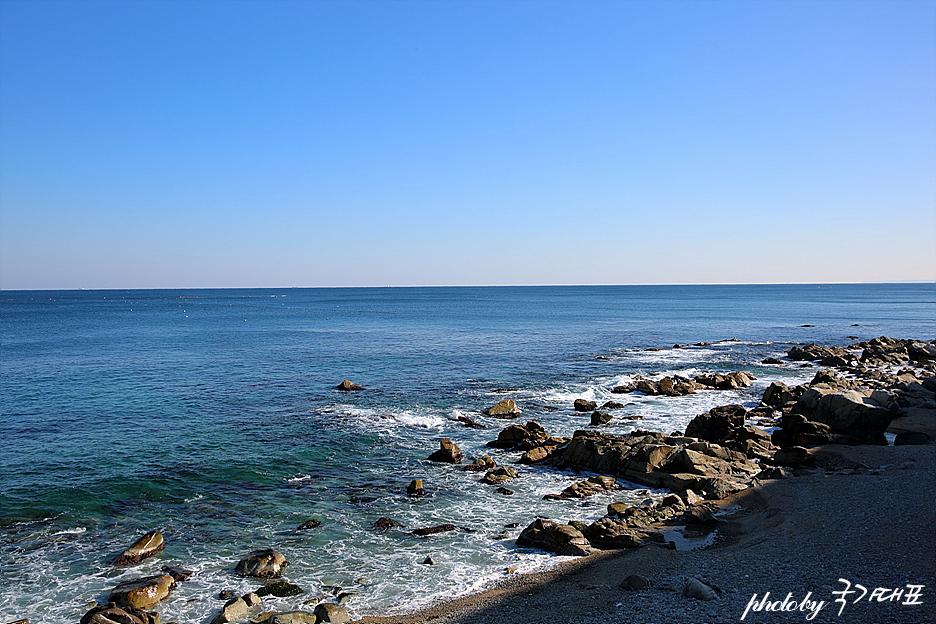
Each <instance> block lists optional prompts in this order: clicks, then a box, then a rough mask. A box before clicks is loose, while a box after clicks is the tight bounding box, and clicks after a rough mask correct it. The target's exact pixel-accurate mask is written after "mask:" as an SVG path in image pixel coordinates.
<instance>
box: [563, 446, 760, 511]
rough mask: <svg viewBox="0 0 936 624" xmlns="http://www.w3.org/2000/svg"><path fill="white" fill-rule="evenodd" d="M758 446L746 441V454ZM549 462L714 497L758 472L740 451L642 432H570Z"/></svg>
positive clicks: (743, 483) (740, 485)
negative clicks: (572, 434)
mask: <svg viewBox="0 0 936 624" xmlns="http://www.w3.org/2000/svg"><path fill="white" fill-rule="evenodd" d="M765 435H766V434H765ZM766 444H767V445H769V442H766ZM761 449H763V450H765V449H764V447H763V446H761V445H760V444H757V443H754V444H752V451H751V453H752V455H753V456H758V455H759V453H760V452H762V451H761ZM549 462H550V463H552V464H553V465H555V466H558V467H562V468H574V469H579V470H589V471H592V472H598V473H601V474H606V475H614V476H617V477H621V478H624V479H626V480H628V481H631V482H633V483H639V484H641V485H648V486H651V487H658V488H668V489H670V490H674V491H680V490H686V489H692V490H695V491H697V492H705V493H707V494H710V495H713V496H716V497H718V498H721V497H722V496H723V495H726V494H728V493H731V492H734V491H740V490H742V489H745V488H746V487H747V484H748V482H749V481H750V480H751V478H752V477H753V475H755V474H757V473H758V472H759V471H760V467H759V466H758V465H757V464H755V463H753V462H752V461H751V460H750V459H749V458H748V456H747V455H746V454H745V453H742V452H740V451H737V450H732V449H730V448H726V447H725V446H721V445H719V444H714V443H711V442H705V441H702V440H698V439H696V438H690V437H685V436H668V435H664V434H661V433H655V432H647V431H635V432H633V433H632V434H631V435H627V436H614V435H610V434H601V433H597V432H594V431H576V432H575V435H574V436H573V437H572V439H571V440H570V441H569V442H568V444H567V445H565V446H564V447H563V448H562V449H561V450H560V451H557V452H555V453H554V454H553V456H552V457H551V458H550V460H549Z"/></svg>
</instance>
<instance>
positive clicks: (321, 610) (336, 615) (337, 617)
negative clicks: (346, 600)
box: [315, 603, 351, 623]
mask: <svg viewBox="0 0 936 624" xmlns="http://www.w3.org/2000/svg"><path fill="white" fill-rule="evenodd" d="M315 617H316V618H318V619H317V620H316V622H317V623H319V622H350V621H351V616H350V615H348V611H347V610H346V609H345V608H344V607H342V606H339V605H336V604H328V603H322V604H320V605H318V606H317V607H315Z"/></svg>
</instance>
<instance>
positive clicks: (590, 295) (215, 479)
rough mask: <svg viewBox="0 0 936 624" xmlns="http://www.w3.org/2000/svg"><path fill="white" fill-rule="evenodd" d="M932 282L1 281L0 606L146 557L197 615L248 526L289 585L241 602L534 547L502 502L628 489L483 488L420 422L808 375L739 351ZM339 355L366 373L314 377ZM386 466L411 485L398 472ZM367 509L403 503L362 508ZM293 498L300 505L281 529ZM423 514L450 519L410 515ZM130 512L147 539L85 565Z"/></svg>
mask: <svg viewBox="0 0 936 624" xmlns="http://www.w3.org/2000/svg"><path fill="white" fill-rule="evenodd" d="M934 295H936V287H934V284H931V283H930V284H868V285H842V284H833V285H769V286H768V285H761V286H620V287H612V286H601V287H585V286H582V287H516V288H514V287H489V288H354V289H276V288H273V289H253V290H130V291H115V290H107V291H54V292H35V291H33V292H25V291H4V292H2V293H0V300H2V301H0V413H2V414H0V586H2V588H3V591H2V592H0V621H10V620H15V619H17V618H21V617H28V618H30V621H31V622H34V623H45V624H66V623H74V622H77V621H78V619H79V618H80V616H81V615H82V614H83V613H84V612H85V611H87V609H88V605H89V604H90V603H92V602H93V601H99V602H104V601H106V597H107V594H108V592H109V591H110V589H112V588H113V587H114V586H115V585H116V584H117V583H119V582H120V581H123V580H127V579H130V578H133V577H136V576H143V575H147V574H155V573H158V571H159V569H160V568H161V567H162V566H163V565H167V564H171V565H180V566H184V567H187V568H190V569H192V570H194V571H195V575H194V576H193V577H192V578H191V579H190V580H188V581H186V582H184V583H180V584H179V586H178V587H177V589H176V590H175V591H174V593H173V594H172V596H171V597H170V598H169V599H168V600H167V601H165V602H163V603H161V604H160V605H159V606H158V607H157V609H158V610H159V611H160V613H161V614H162V617H163V620H164V621H167V622H168V621H177V622H179V623H180V624H184V623H197V624H201V623H204V622H207V621H208V620H209V619H210V618H211V617H212V616H213V614H214V613H216V612H217V609H218V608H219V607H220V606H222V605H223V602H222V601H219V600H218V599H217V595H218V593H219V592H220V591H221V590H222V589H230V590H232V591H234V592H237V593H239V594H240V593H246V592H247V591H251V590H254V589H256V588H257V587H258V586H259V585H260V584H261V583H260V582H258V581H257V580H251V579H244V578H240V577H238V576H235V575H234V573H233V569H234V566H235V565H236V563H237V561H238V560H239V559H241V558H242V557H244V556H245V555H246V554H247V553H249V552H250V551H252V550H255V549H260V548H275V549H277V550H279V551H280V552H282V553H283V554H284V555H285V556H286V557H287V559H288V560H289V562H290V565H289V567H288V568H287V569H286V578H287V579H288V580H289V581H290V582H292V583H295V584H298V585H299V586H301V587H303V588H304V589H305V590H306V592H305V593H304V594H302V595H300V596H297V597H293V598H282V599H267V601H266V605H267V606H266V608H267V609H280V610H292V609H303V608H305V609H309V610H311V606H312V605H314V604H316V603H317V602H318V601H319V600H322V599H329V598H330V596H331V594H332V593H333V590H330V589H327V587H333V586H340V587H342V588H343V590H344V591H348V592H355V593H357V594H359V596H358V597H356V598H355V599H354V600H352V601H351V602H350V603H348V604H347V607H348V608H349V610H350V611H351V612H352V614H353V615H357V616H360V615H364V614H388V613H398V612H401V611H406V610H411V609H414V608H416V607H418V606H420V605H425V604H427V603H428V602H430V601H432V600H435V599H438V598H445V597H450V596H455V595H459V594H464V593H466V592H471V591H474V590H477V589H480V588H482V587H484V586H485V585H487V584H489V583H491V582H492V581H495V580H496V579H498V578H501V577H502V576H503V575H504V574H505V570H506V569H507V568H515V569H517V570H519V571H525V570H533V569H537V568H538V567H542V566H548V565H553V564H554V563H555V562H557V561H559V560H562V558H560V557H555V556H552V555H548V554H545V553H540V552H537V551H534V550H529V549H519V548H517V547H516V546H515V544H514V539H515V538H516V536H517V534H518V533H519V531H520V530H521V529H522V528H523V527H525V526H526V525H527V524H529V523H530V522H531V521H532V520H533V519H535V518H537V517H546V518H553V519H556V520H561V521H568V520H583V521H585V520H588V519H589V518H594V517H598V516H601V515H602V514H603V512H604V509H605V507H606V505H607V504H608V503H609V502H612V501H619V500H620V501H632V502H635V503H636V502H639V501H640V500H643V499H644V498H646V497H647V492H646V490H645V489H644V488H642V487H639V486H631V487H630V488H629V489H624V490H620V491H617V492H614V493H611V494H605V495H600V496H595V497H593V498H591V499H585V500H580V501H546V500H543V495H544V494H547V493H557V492H560V491H561V490H562V489H563V488H565V487H566V486H567V485H569V484H571V483H573V482H575V481H576V480H580V479H582V478H584V476H583V475H582V474H575V473H572V472H559V471H554V470H550V469H546V468H542V467H528V466H521V467H519V469H520V473H521V476H520V478H519V479H517V480H516V481H514V482H512V483H510V484H508V487H509V489H511V490H513V491H514V494H513V495H512V496H505V495H502V494H498V493H496V491H495V488H493V487H491V486H486V485H483V484H481V483H479V478H480V476H481V475H480V474H478V473H471V472H464V471H461V470H459V469H458V468H457V467H454V466H451V465H443V464H433V463H430V462H428V461H426V457H427V456H428V455H429V454H430V453H431V452H432V451H434V450H436V449H437V448H438V446H439V440H440V439H442V438H446V437H447V438H451V439H452V440H453V441H455V442H456V443H457V444H458V445H459V446H460V447H461V448H462V450H463V451H464V453H465V455H466V457H467V458H471V457H478V456H480V455H482V454H486V453H487V454H491V455H492V456H493V457H494V459H495V460H496V461H497V462H498V463H499V464H501V463H510V462H512V461H514V460H515V459H516V458H517V456H518V454H517V453H511V452H506V451H497V450H494V449H491V448H488V447H485V443H486V442H487V441H489V440H492V439H495V438H496V437H497V433H498V432H499V431H500V429H501V428H502V427H504V426H506V425H507V424H510V422H509V421H503V420H495V419H491V418H488V417H485V416H484V415H483V414H481V410H483V409H484V408H486V407H490V406H491V405H494V404H495V403H497V402H498V401H500V400H501V399H504V398H511V399H513V400H514V401H516V403H517V405H518V406H519V407H520V408H521V409H522V410H523V414H522V415H521V417H520V419H519V422H525V421H526V420H531V419H532V420H536V421H538V422H540V423H541V424H542V425H543V426H544V427H545V428H546V429H547V430H548V431H549V432H550V433H552V434H554V435H571V434H572V433H573V432H574V431H575V430H576V429H581V428H587V427H588V426H589V416H588V414H581V413H576V412H574V411H573V409H572V403H573V401H574V400H575V399H577V398H584V399H589V400H594V401H597V402H598V403H599V404H601V403H603V402H604V401H607V400H609V399H614V400H617V401H620V402H622V403H626V406H625V408H623V409H621V410H617V411H615V412H614V413H615V416H616V418H615V419H614V420H613V421H612V422H611V423H610V424H608V425H605V426H602V427H601V430H602V431H607V432H610V433H617V434H624V433H628V432H630V431H631V430H633V429H634V428H638V427H639V428H641V429H650V430H658V431H664V432H667V433H669V432H672V431H676V430H681V429H683V428H684V427H685V425H686V423H687V422H688V421H689V420H690V419H691V418H692V417H693V416H695V415H696V414H699V413H702V412H704V411H706V410H708V409H710V408H711V407H714V406H716V405H724V404H728V403H741V404H744V405H746V406H749V407H752V406H755V405H757V403H758V400H759V397H760V395H761V394H762V392H763V390H764V388H765V387H766V386H767V385H768V384H769V383H771V382H772V381H783V382H785V383H787V384H793V383H801V382H803V381H807V380H808V379H810V378H811V377H812V375H813V374H814V373H815V370H814V369H813V370H809V369H803V368H801V367H800V365H799V364H798V363H792V362H789V363H784V364H780V365H766V364H761V363H760V362H761V360H763V359H764V358H766V357H782V356H783V355H784V354H785V353H786V351H787V350H788V349H789V348H790V347H791V346H792V345H794V344H803V343H808V342H816V343H820V344H836V345H844V344H848V343H849V342H851V341H853V340H854V338H849V337H848V336H853V337H856V338H858V339H862V340H864V339H869V338H873V337H876V336H880V335H889V336H894V337H899V338H918V339H932V338H933V336H934V320H936V307H934V300H936V296H934ZM807 325H808V327H807ZM703 342H704V343H710V344H708V345H707V346H691V345H695V344H696V343H703ZM674 343H680V344H682V345H687V346H684V347H683V348H673V345H674ZM648 349H660V350H648ZM733 370H743V371H747V372H749V373H752V374H753V375H754V376H755V377H757V381H756V382H755V383H754V385H753V386H752V387H750V388H746V389H742V390H737V391H700V392H698V393H697V394H695V395H691V396H687V397H651V396H644V395H642V394H639V393H635V394H629V395H613V394H612V393H611V389H612V388H613V387H614V386H615V385H619V384H621V383H623V382H626V381H628V380H630V379H633V377H634V376H636V375H644V376H648V377H652V376H657V375H663V374H667V375H672V374H679V375H683V376H690V377H691V376H695V375H699V374H703V373H709V372H728V371H733ZM344 379H349V380H351V381H353V382H355V383H357V384H360V385H362V386H364V387H365V388H366V390H364V391H362V392H356V393H342V392H339V391H337V390H335V389H334V387H335V386H336V385H337V384H338V383H339V382H341V381H342V380H344ZM505 389H506V390H509V391H508V392H503V391H502V390H505ZM499 390H501V391H499ZM459 416H467V417H469V418H471V419H474V420H476V421H478V422H480V423H483V424H485V425H487V426H488V427H489V428H487V429H471V428H467V427H465V426H464V425H463V424H461V423H459V422H457V421H455V420H454V419H456V418H457V417H459ZM624 416H639V417H641V418H640V420H626V419H625V418H623V417H624ZM412 479H423V481H424V483H425V485H426V488H427V490H428V493H427V495H426V496H424V497H421V498H416V499H411V498H410V497H408V496H407V495H406V493H405V488H406V485H407V484H408V483H409V482H410V481H411V480H412ZM654 495H656V496H658V495H660V493H659V492H651V493H650V496H654ZM380 517H389V518H393V519H395V520H397V521H399V522H401V523H402V524H403V525H404V528H403V529H398V530H390V531H386V532H379V531H375V530H373V529H372V528H371V527H372V524H373V523H374V521H375V520H377V519H378V518H380ZM309 518H316V519H318V520H320V521H321V522H322V526H321V527H319V528H317V529H312V530H307V531H299V530H297V527H298V526H299V525H301V524H302V523H303V522H305V521H306V520H308V519H309ZM443 523H452V524H455V525H457V526H458V527H459V530H457V531H454V532H449V533H442V534H439V535H435V536H431V537H426V538H419V537H415V536H413V535H412V534H411V531H412V530H413V529H416V528H420V527H426V526H434V525H439V524H443ZM513 525H517V526H513ZM152 529H159V530H160V531H161V532H162V533H163V535H164V537H165V540H166V548H165V550H163V551H162V552H161V553H159V554H158V555H157V556H155V557H153V558H151V559H149V560H146V561H144V562H143V563H141V564H139V565H137V566H134V567H132V568H129V569H118V568H115V567H113V566H112V565H111V561H112V560H113V559H114V558H115V557H116V556H117V555H118V554H119V553H120V552H121V551H122V550H123V549H125V548H126V547H128V546H129V545H130V544H131V543H132V542H133V541H134V540H135V539H136V538H138V537H139V536H141V535H142V534H143V533H145V532H146V531H149V530H152ZM505 531H506V534H505ZM427 556H431V557H432V558H433V559H434V561H435V562H436V563H435V565H423V564H422V562H423V560H425V558H426V557H427ZM331 599H334V598H331Z"/></svg>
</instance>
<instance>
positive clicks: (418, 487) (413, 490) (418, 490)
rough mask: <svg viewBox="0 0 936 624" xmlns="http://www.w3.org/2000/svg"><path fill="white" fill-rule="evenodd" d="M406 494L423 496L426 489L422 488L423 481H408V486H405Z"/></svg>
mask: <svg viewBox="0 0 936 624" xmlns="http://www.w3.org/2000/svg"><path fill="white" fill-rule="evenodd" d="M406 493H407V494H409V495H410V496H425V495H426V488H424V487H423V480H422V479H413V480H412V481H410V484H409V485H407V486H406Z"/></svg>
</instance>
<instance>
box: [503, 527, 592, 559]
mask: <svg viewBox="0 0 936 624" xmlns="http://www.w3.org/2000/svg"><path fill="white" fill-rule="evenodd" d="M517 546H520V547H529V548H539V549H540V550H545V551H548V552H552V553H556V554H558V555H571V556H584V555H589V554H591V553H593V552H595V549H594V548H593V547H592V546H591V544H590V543H589V542H588V540H587V539H585V536H584V535H582V532H581V531H579V530H578V529H576V528H575V527H573V526H571V525H568V524H556V523H555V522H552V521H551V520H542V519H537V520H534V521H533V523H532V524H530V525H529V526H528V527H527V528H525V529H523V531H521V532H520V535H519V536H518V537H517Z"/></svg>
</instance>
